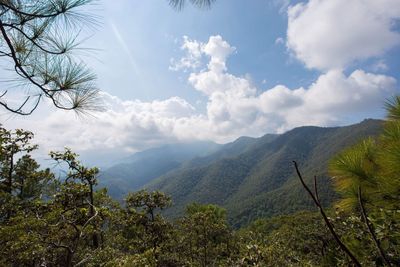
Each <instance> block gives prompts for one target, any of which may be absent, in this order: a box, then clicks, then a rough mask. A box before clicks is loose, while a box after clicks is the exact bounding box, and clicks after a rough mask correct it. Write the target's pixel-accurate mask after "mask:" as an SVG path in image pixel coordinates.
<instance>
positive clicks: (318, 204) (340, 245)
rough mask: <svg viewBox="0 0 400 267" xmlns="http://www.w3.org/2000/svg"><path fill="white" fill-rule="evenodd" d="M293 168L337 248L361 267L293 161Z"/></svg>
mask: <svg viewBox="0 0 400 267" xmlns="http://www.w3.org/2000/svg"><path fill="white" fill-rule="evenodd" d="M293 164H294V167H295V169H296V173H297V176H298V177H299V179H300V182H301V184H302V185H303V187H304V189H305V190H306V191H307V193H308V194H309V195H310V197H311V198H312V200H313V201H314V203H315V205H316V206H317V207H318V209H319V212H320V213H321V215H322V217H323V219H324V221H325V224H326V226H327V227H328V229H329V231H330V232H331V234H332V236H333V237H334V239H335V241H336V242H337V243H338V245H339V247H340V248H341V249H342V250H343V251H344V252H345V253H346V254H347V255H348V256H349V257H350V259H351V261H352V262H353V263H354V265H356V266H358V267H361V264H360V262H359V261H358V260H357V258H356V257H355V256H354V255H353V253H352V252H351V251H350V250H349V249H348V248H347V246H346V245H345V244H344V243H343V242H342V241H341V240H340V237H339V236H338V234H337V233H336V232H335V229H334V227H333V225H332V223H331V222H330V221H329V219H328V216H326V214H325V211H324V209H323V208H322V206H321V203H320V202H319V201H318V199H317V197H316V196H314V194H313V193H312V191H311V190H310V188H309V187H308V186H307V184H306V183H305V182H304V179H303V176H302V175H301V173H300V170H299V167H298V165H297V162H296V161H293Z"/></svg>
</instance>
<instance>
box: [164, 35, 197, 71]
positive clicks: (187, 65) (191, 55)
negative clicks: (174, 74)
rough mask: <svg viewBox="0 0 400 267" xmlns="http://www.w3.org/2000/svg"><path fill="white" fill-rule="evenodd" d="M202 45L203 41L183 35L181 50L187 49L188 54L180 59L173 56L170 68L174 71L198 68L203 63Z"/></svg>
mask: <svg viewBox="0 0 400 267" xmlns="http://www.w3.org/2000/svg"><path fill="white" fill-rule="evenodd" d="M202 46H203V44H202V43H200V42H198V41H196V40H191V39H189V37H187V36H183V44H182V46H181V50H183V51H185V52H186V54H185V56H184V57H182V58H181V59H180V60H178V61H176V60H175V59H174V58H171V61H170V66H169V69H170V70H172V71H179V70H183V71H188V70H194V69H196V68H198V67H199V66H200V65H201V52H202V49H203V47H202Z"/></svg>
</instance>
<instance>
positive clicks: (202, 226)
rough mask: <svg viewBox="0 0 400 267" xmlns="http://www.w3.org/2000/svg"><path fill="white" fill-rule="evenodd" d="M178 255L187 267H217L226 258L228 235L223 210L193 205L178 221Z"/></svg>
mask: <svg viewBox="0 0 400 267" xmlns="http://www.w3.org/2000/svg"><path fill="white" fill-rule="evenodd" d="M179 227H180V231H181V233H182V240H181V241H180V243H181V246H182V248H181V253H182V254H183V255H184V256H185V258H186V260H187V262H188V265H190V266H192V265H194V266H220V265H221V264H222V262H223V261H224V260H226V259H227V258H228V257H229V256H230V250H231V249H230V246H231V245H232V244H230V239H231V232H230V230H229V227H228V225H227V222H226V210H225V209H223V208H221V207H218V206H216V205H211V204H209V205H201V204H197V203H193V204H191V205H188V206H187V207H186V215H185V216H184V217H183V218H182V219H180V221H179Z"/></svg>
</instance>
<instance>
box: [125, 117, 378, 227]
mask: <svg viewBox="0 0 400 267" xmlns="http://www.w3.org/2000/svg"><path fill="white" fill-rule="evenodd" d="M381 130H382V121H377V120H366V121H364V122H362V123H360V124H356V125H351V126H346V127H335V128H320V127H300V128H296V129H293V130H292V131H289V132H287V133H285V134H282V135H278V136H276V135H273V136H271V135H266V136H263V137H261V138H258V139H254V140H253V139H247V140H246V139H243V138H242V139H239V140H237V141H236V142H234V143H232V144H228V145H226V146H224V147H222V148H221V149H220V150H219V151H217V152H216V153H214V154H212V155H209V156H207V157H203V158H197V159H195V160H193V161H191V162H190V163H188V164H185V165H183V166H182V167H181V168H178V169H175V170H173V171H170V172H168V173H167V174H166V175H164V176H162V177H159V178H158V179H156V180H154V181H153V182H151V183H150V184H148V185H146V186H145V188H148V189H149V190H160V191H162V192H165V193H167V194H169V195H171V197H172V200H173V201H174V206H173V207H171V209H168V210H167V211H165V213H164V214H165V215H166V216H168V217H171V218H176V217H178V216H182V215H183V214H184V210H185V207H186V205H188V204H190V203H192V202H198V203H212V204H217V205H221V206H222V207H224V208H226V209H227V211H228V220H229V222H230V223H232V224H233V225H234V226H235V227H240V226H243V225H246V224H248V223H250V222H251V221H253V220H255V219H257V218H261V217H271V216H274V215H280V214H288V213H293V212H296V211H299V210H304V209H312V208H313V203H312V202H311V201H310V200H309V199H308V196H307V195H305V194H304V191H303V189H302V188H301V187H299V183H298V179H297V177H296V174H295V172H294V169H293V168H292V165H291V162H292V160H294V159H295V160H298V161H299V162H301V163H302V164H301V168H302V170H303V171H304V174H305V177H307V178H308V180H307V182H311V180H309V178H310V177H313V176H314V175H317V176H318V179H319V185H320V188H319V190H320V196H321V200H323V201H322V204H323V205H324V206H329V205H330V204H331V203H332V201H333V200H335V199H336V198H337V197H338V195H337V194H336V193H335V192H334V190H333V188H332V186H331V181H330V179H329V176H328V173H327V166H328V162H329V160H330V159H331V157H332V156H333V155H335V154H337V153H338V152H339V151H341V150H343V149H344V148H346V147H347V146H349V145H353V144H355V143H357V142H359V141H360V140H361V139H363V138H365V137H368V136H375V135H377V134H378V133H380V132H381ZM127 179H129V177H127Z"/></svg>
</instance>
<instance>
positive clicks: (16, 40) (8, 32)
mask: <svg viewBox="0 0 400 267" xmlns="http://www.w3.org/2000/svg"><path fill="white" fill-rule="evenodd" d="M91 2H93V1H92V0H52V1H43V0H39V1H30V0H23V1H21V0H7V1H0V56H1V57H2V59H3V60H4V61H5V62H7V65H6V66H7V67H6V70H10V69H12V70H13V71H15V74H16V78H15V79H13V81H14V82H17V85H19V86H20V87H22V88H25V89H26V87H29V90H25V93H26V94H27V96H26V97H25V98H21V99H20V103H19V104H18V105H17V106H13V105H10V104H9V103H7V99H6V97H7V90H6V91H4V92H1V93H0V105H1V106H2V107H3V108H5V109H6V110H8V111H10V112H13V113H16V114H20V115H30V114H31V113H32V112H33V111H34V110H35V109H36V108H37V107H38V104H39V102H40V101H41V100H42V99H43V98H47V99H50V101H51V102H52V103H53V105H54V106H56V107H57V108H61V109H66V110H70V109H74V110H76V111H80V112H88V111H93V110H98V109H99V108H100V107H101V103H100V101H99V97H98V89H97V88H96V86H95V84H94V80H95V79H96V77H95V75H94V74H93V73H92V72H91V71H90V70H89V69H88V68H87V67H86V65H85V64H84V63H83V62H82V61H81V60H77V58H76V57H75V56H74V54H73V52H74V50H75V49H77V48H78V47H79V42H80V41H79V39H78V37H79V33H80V31H81V30H82V29H83V27H84V26H87V25H92V26H93V25H94V24H95V23H96V22H95V18H94V17H93V16H92V15H90V14H86V13H84V12H83V10H84V8H83V7H87V6H88V5H89V4H90V3H91ZM86 9H87V8H86Z"/></svg>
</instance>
